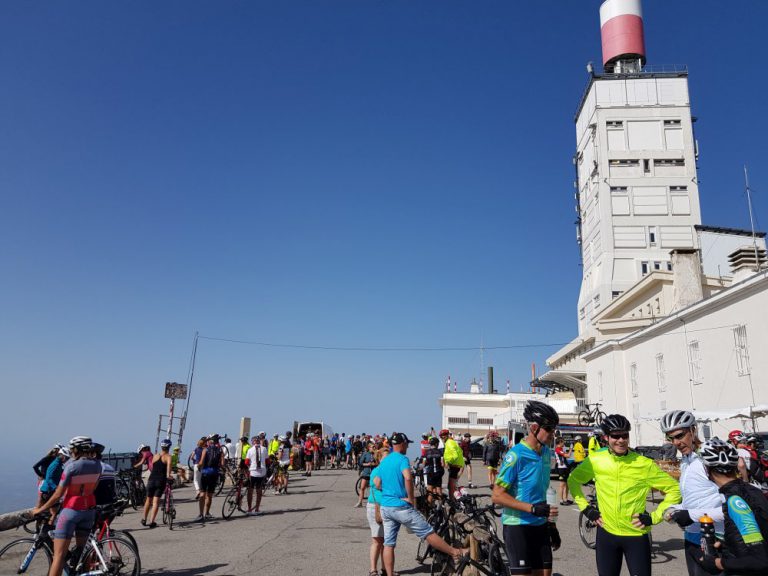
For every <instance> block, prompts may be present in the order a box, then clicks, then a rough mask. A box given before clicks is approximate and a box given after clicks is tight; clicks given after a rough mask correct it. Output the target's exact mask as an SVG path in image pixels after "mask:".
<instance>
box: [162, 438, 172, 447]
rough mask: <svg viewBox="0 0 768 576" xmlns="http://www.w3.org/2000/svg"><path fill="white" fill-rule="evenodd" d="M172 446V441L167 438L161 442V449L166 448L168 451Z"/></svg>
mask: <svg viewBox="0 0 768 576" xmlns="http://www.w3.org/2000/svg"><path fill="white" fill-rule="evenodd" d="M171 444H173V442H171V439H170V438H165V439H163V440H162V441H161V442H160V448H165V449H166V450H167V449H168V448H170V447H171Z"/></svg>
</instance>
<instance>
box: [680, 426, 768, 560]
mask: <svg viewBox="0 0 768 576" xmlns="http://www.w3.org/2000/svg"><path fill="white" fill-rule="evenodd" d="M700 454H701V459H702V460H703V461H704V467H705V468H704V469H705V471H706V472H707V475H708V477H709V478H710V479H711V480H712V482H714V483H715V484H716V485H717V486H718V488H719V492H720V493H721V494H722V495H723V496H724V497H725V503H724V504H723V505H722V507H723V515H724V517H725V531H724V537H725V542H724V545H723V546H721V550H722V551H723V554H722V557H719V556H716V555H715V554H707V555H706V556H705V555H703V554H702V552H701V551H699V552H697V553H696V559H697V561H698V562H699V563H700V564H701V566H702V567H703V568H704V569H705V570H706V571H707V572H708V573H710V574H716V573H717V572H719V571H723V572H724V573H725V574H726V575H729V574H766V573H768V548H766V546H767V544H766V543H767V542H768V501H767V500H766V499H765V496H763V493H762V492H761V491H760V490H759V489H758V488H755V487H754V486H751V485H750V484H747V483H746V482H744V481H743V480H741V478H739V475H738V465H739V455H738V453H737V451H736V449H735V448H734V447H733V446H731V445H729V444H726V443H725V442H723V441H722V440H720V439H719V438H712V439H711V440H708V441H707V442H705V443H704V444H703V445H702V447H701V452H700ZM693 552H694V551H693V550H691V553H693Z"/></svg>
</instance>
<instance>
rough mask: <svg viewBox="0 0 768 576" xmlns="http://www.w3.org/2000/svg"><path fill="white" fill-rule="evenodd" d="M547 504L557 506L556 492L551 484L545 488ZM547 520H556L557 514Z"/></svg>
mask: <svg viewBox="0 0 768 576" xmlns="http://www.w3.org/2000/svg"><path fill="white" fill-rule="evenodd" d="M547 504H549V505H550V506H557V492H555V489H554V488H553V487H552V486H550V487H549V488H548V489H547ZM549 521H550V522H557V516H550V517H549Z"/></svg>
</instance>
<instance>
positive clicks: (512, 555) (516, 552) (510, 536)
mask: <svg viewBox="0 0 768 576" xmlns="http://www.w3.org/2000/svg"><path fill="white" fill-rule="evenodd" d="M504 548H505V549H506V551H507V559H508V560H509V573H510V574H529V573H530V572H531V571H532V570H546V569H550V568H552V544H551V543H550V540H549V527H548V526H547V525H546V524H542V525H541V526H531V525H529V524H523V525H520V526H504Z"/></svg>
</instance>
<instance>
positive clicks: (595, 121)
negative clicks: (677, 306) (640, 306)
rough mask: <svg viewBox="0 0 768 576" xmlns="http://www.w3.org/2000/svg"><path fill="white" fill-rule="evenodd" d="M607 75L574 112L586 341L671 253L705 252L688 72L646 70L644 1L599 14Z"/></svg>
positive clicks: (614, 1)
mask: <svg viewBox="0 0 768 576" xmlns="http://www.w3.org/2000/svg"><path fill="white" fill-rule="evenodd" d="M600 27H601V35H602V47H603V69H604V72H603V73H595V72H594V71H593V70H592V67H591V65H590V66H589V71H590V81H589V85H588V87H587V89H586V91H585V93H584V96H583V97H582V99H581V102H580V104H579V108H578V111H577V113H576V119H575V120H576V155H575V156H574V164H575V165H576V173H577V177H576V183H575V186H576V203H577V211H578V214H579V217H578V220H577V226H578V241H579V244H580V247H581V256H582V263H583V278H582V283H581V291H580V293H579V304H578V318H579V334H580V335H582V337H583V336H585V335H587V334H588V333H589V331H590V330H591V319H592V318H593V317H594V315H595V314H596V313H598V312H600V310H601V309H602V308H604V307H605V306H607V305H608V304H609V303H610V302H611V300H612V299H614V298H616V297H617V296H619V295H620V294H621V293H622V292H624V291H625V290H627V289H629V288H630V287H631V286H633V285H634V284H636V283H637V282H638V281H639V280H641V279H642V278H643V276H645V275H646V274H649V273H651V272H653V271H654V270H670V269H671V260H670V251H671V250H674V249H681V248H688V249H691V248H697V246H696V241H697V240H696V233H695V231H694V225H696V224H700V223H701V215H700V210H699V188H698V180H697V175H696V143H695V141H694V137H693V124H692V119H691V108H690V99H689V96H688V72H687V70H686V69H685V67H682V66H680V67H662V68H659V69H653V68H652V67H646V66H645V61H646V59H645V39H644V34H643V13H642V6H641V2H640V0H606V1H605V2H603V4H602V5H601V6H600Z"/></svg>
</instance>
